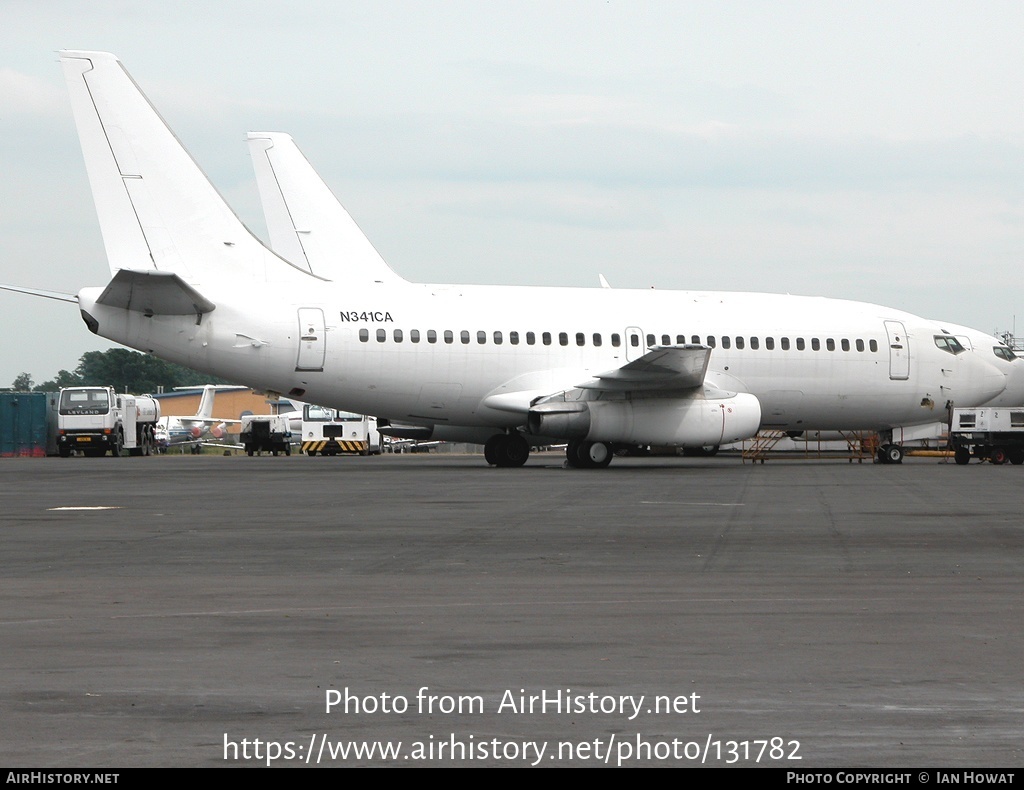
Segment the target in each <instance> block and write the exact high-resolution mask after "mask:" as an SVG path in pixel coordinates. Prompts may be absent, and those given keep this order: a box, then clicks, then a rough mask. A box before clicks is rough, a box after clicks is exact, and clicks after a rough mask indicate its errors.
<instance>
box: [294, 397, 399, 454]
mask: <svg viewBox="0 0 1024 790" xmlns="http://www.w3.org/2000/svg"><path fill="white" fill-rule="evenodd" d="M301 451H302V452H304V453H306V454H307V455H311V456H312V455H316V454H317V453H319V454H320V455H344V454H347V455H380V452H381V438H380V432H379V431H378V430H377V418H376V417H371V416H369V415H366V414H353V413H351V412H347V411H336V410H335V409H327V408H324V407H322V406H314V405H312V404H307V405H306V406H304V407H303V409H302V445H301Z"/></svg>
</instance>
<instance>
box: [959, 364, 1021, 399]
mask: <svg viewBox="0 0 1024 790" xmlns="http://www.w3.org/2000/svg"><path fill="white" fill-rule="evenodd" d="M970 362H971V364H970V365H969V367H968V370H967V376H966V377H965V381H964V383H965V385H966V387H965V389H966V393H965V394H966V395H967V396H968V398H969V400H970V402H971V403H972V404H978V405H980V404H982V403H987V402H988V401H990V400H993V399H995V398H997V397H1000V396H1001V395H1002V394H1003V392H1004V391H1005V390H1006V387H1007V384H1008V383H1009V379H1008V377H1007V375H1006V374H1005V373H1004V372H1003V371H1001V370H1000V369H999V368H997V367H996V366H995V365H993V364H991V363H989V362H987V361H984V360H981V359H972V360H970ZM958 400H959V399H958Z"/></svg>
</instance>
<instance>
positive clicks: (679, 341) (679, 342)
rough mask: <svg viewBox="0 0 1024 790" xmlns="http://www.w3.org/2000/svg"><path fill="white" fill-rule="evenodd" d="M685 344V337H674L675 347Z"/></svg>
mask: <svg viewBox="0 0 1024 790" xmlns="http://www.w3.org/2000/svg"><path fill="white" fill-rule="evenodd" d="M685 344H686V335H676V345H680V346H682V345H685Z"/></svg>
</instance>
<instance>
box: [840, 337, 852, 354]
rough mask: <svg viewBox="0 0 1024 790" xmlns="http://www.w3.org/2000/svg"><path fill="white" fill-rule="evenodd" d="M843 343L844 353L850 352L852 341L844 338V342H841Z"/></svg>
mask: <svg viewBox="0 0 1024 790" xmlns="http://www.w3.org/2000/svg"><path fill="white" fill-rule="evenodd" d="M841 342H842V344H843V351H849V350H850V341H849V340H847V339H846V338H845V337H844V338H843V339H842V341H841Z"/></svg>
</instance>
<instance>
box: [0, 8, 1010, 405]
mask: <svg viewBox="0 0 1024 790" xmlns="http://www.w3.org/2000/svg"><path fill="white" fill-rule="evenodd" d="M293 5H294V6H296V7H295V8H293V7H291V6H293ZM1022 40H1024V3H1020V2H1019V1H1017V2H996V1H989V2H985V3H968V2H956V3H951V2H936V1H935V0H930V1H929V2H891V1H889V2H878V3H870V2H858V3H850V2H825V1H823V0H818V1H817V2H784V1H783V2H780V1H779V0H775V1H774V2H731V3H730V2H685V0H675V1H674V2H637V1H636V0H631V1H630V2H623V1H622V0H608V1H607V2H605V1H604V0H602V1H601V2H596V1H595V2H564V1H563V2H559V1H558V0H547V2H518V1H516V0H509V2H505V3H500V4H499V3H485V2H479V1H478V0H477V1H473V2H430V1H429V0H425V1H422V2H389V1H388V0H374V1H373V2H339V1H337V0H332V1H331V2H326V1H324V2H300V3H297V4H285V3H281V2H263V1H262V0H245V1H244V2H241V1H238V0H226V1H223V2H217V1H216V0H213V2H203V3H200V2H174V3H171V2H166V0H163V1H162V2H145V1H144V0H130V1H125V2H109V1H108V2H104V1H103V0H90V2H88V3H82V2H81V0H75V1H74V2H64V0H24V1H23V0H0V44H2V47H0V140H2V143H3V145H2V146H0V282H4V283H10V284H16V285H24V286H29V287H35V288H44V289H50V290H59V291H67V292H75V291H77V290H78V289H79V288H81V287H83V286H87V285H103V284H105V283H106V282H107V280H108V279H109V273H108V270H107V266H106V258H105V255H104V252H103V245H102V240H101V238H100V233H99V227H98V224H97V221H96V216H95V210H94V208H93V204H92V197H91V193H90V191H89V186H88V182H87V180H86V175H85V168H84V165H83V162H82V156H81V151H80V149H79V147H78V139H77V136H76V134H75V130H74V124H73V121H72V116H71V108H70V104H69V102H68V98H67V95H66V89H65V87H64V83H63V77H62V75H61V72H60V67H59V65H58V63H57V56H56V51H57V50H59V49H97V50H106V51H110V52H113V53H115V54H116V55H117V56H118V57H119V58H120V59H121V60H122V62H123V63H124V64H125V66H126V68H127V69H128V71H129V72H130V73H131V74H132V76H133V77H134V78H135V80H136V82H138V83H139V84H140V85H141V86H142V88H143V90H144V91H145V92H146V93H147V95H148V96H149V98H150V99H151V101H152V102H153V103H154V104H155V105H156V106H157V108H158V109H159V110H160V112H161V113H162V114H163V116H164V117H165V118H166V119H167V121H168V122H169V123H170V125H171V126H172V128H173V129H174V130H175V132H176V133H177V134H178V136H179V137H180V138H181V139H182V140H183V141H184V143H185V145H186V146H187V147H188V148H189V150H190V151H191V152H192V154H193V156H194V157H195V158H196V159H197V160H198V161H199V163H200V164H201V165H202V166H203V168H204V169H205V170H206V172H207V174H208V175H209V176H210V178H211V179H212V180H213V182H214V183H215V184H216V185H217V187H218V188H219V189H220V190H221V192H222V193H223V194H224V195H225V197H226V198H227V199H228V201H229V202H230V203H231V204H232V206H233V207H234V209H235V210H236V212H237V213H238V214H239V215H240V216H241V217H242V219H243V220H244V221H245V222H246V223H247V224H248V225H249V226H250V227H251V228H252V229H253V230H254V231H255V232H256V233H257V235H260V236H261V237H264V238H265V237H266V232H265V227H264V224H263V220H262V214H261V212H260V209H259V202H258V197H257V195H256V189H255V183H254V179H253V175H252V170H251V162H250V160H249V155H248V151H247V149H246V146H245V142H244V135H245V132H247V131H249V130H269V131H284V132H289V133H291V134H292V135H293V136H294V138H295V140H296V142H297V143H298V144H299V146H300V148H302V149H303V151H304V153H305V154H306V156H307V157H308V158H309V160H310V161H311V162H312V163H313V165H314V166H315V167H316V168H317V169H318V170H319V171H320V173H321V175H323V176H324V178H325V180H326V181H327V182H328V183H329V184H330V185H331V187H332V188H333V189H334V192H335V194H336V195H338V197H339V198H340V199H341V200H342V202H343V203H344V204H345V205H346V207H347V208H348V210H349V212H350V213H351V214H352V215H353V217H354V218H355V220H356V221H357V222H358V223H359V224H360V226H361V227H362V228H363V230H364V231H365V232H366V233H367V235H368V236H369V237H370V240H371V241H372V242H373V243H374V244H375V245H376V247H377V249H378V250H380V252H381V253H382V254H383V255H384V257H385V259H386V260H387V261H388V262H389V263H390V264H391V266H392V268H394V269H395V271H397V272H398V273H399V274H401V275H402V276H404V277H406V278H407V279H410V280H418V281H429V282H443V281H455V282H473V283H512V284H519V285H530V284H538V285H570V286H587V287H591V286H592V287H597V286H598V274H599V273H601V274H604V275H605V277H606V278H607V279H608V280H609V281H610V282H611V284H612V285H613V286H616V287H637V288H647V287H650V286H656V287H658V288H695V289H706V290H757V291H762V290H763V291H774V292H790V293H802V294H814V295H823V296H835V297H844V298H851V299H861V300H865V301H872V302H878V303H881V304H885V305H889V306H892V307H897V308H900V309H904V310H909V311H911V312H914V313H918V314H921V315H925V316H928V317H932V318H942V319H945V320H947V321H952V322H956V323H960V324H967V325H970V326H974V327H976V328H978V329H982V330H985V331H989V332H992V331H996V330H1007V329H1013V328H1014V323H1015V320H1016V314H1017V312H1018V310H1020V312H1021V323H1022V328H1021V334H1024V301H1022V300H1021V298H1020V297H1021V295H1022V288H1021V284H1022V273H1021V264H1022V262H1024V46H1022V44H1021V42H1022ZM0 330H2V332H3V342H2V344H0V386H7V385H9V384H10V382H11V381H12V380H13V379H14V377H15V376H16V375H17V374H18V373H20V372H22V371H27V372H29V373H31V374H32V376H33V378H34V379H35V380H36V381H37V382H39V381H42V380H44V379H47V378H51V377H52V376H54V375H55V374H56V372H57V370H58V369H60V368H67V369H72V368H74V367H75V365H76V364H77V362H78V358H79V357H80V356H81V354H82V353H83V352H85V351H89V350H92V349H102V348H109V347H110V344H108V343H106V341H102V340H100V339H99V338H96V337H95V336H93V335H92V334H90V333H89V331H88V330H87V329H86V327H85V325H84V323H82V321H81V319H80V318H79V316H78V311H77V309H75V308H74V306H73V305H68V304H63V303H59V302H50V301H45V300H38V299H33V298H31V297H28V296H22V295H18V294H11V293H3V292H0Z"/></svg>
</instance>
